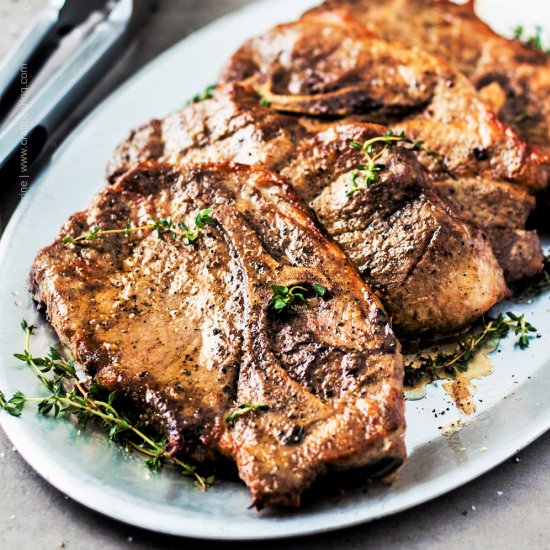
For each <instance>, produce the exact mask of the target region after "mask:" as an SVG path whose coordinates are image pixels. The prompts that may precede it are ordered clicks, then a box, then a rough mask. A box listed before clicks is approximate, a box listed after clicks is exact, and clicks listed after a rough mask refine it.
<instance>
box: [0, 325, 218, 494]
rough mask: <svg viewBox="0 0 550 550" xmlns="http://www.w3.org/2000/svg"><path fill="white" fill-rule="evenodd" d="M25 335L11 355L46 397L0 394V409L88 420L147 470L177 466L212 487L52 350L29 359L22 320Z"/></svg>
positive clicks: (163, 441)
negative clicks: (136, 455)
mask: <svg viewBox="0 0 550 550" xmlns="http://www.w3.org/2000/svg"><path fill="white" fill-rule="evenodd" d="M21 327H22V328H23V330H24V331H25V333H26V339H25V348H24V351H23V353H16V354H14V355H15V357H16V358H17V359H19V360H20V361H23V362H24V363H25V364H26V365H27V366H28V367H30V369H31V370H32V372H33V373H34V375H35V376H36V377H37V379H38V380H39V381H40V383H41V384H42V386H44V388H45V389H46V390H48V392H49V394H50V395H48V396H47V397H27V396H25V395H24V394H23V393H21V392H17V393H16V394H15V395H14V396H13V397H12V398H11V399H9V400H7V399H6V398H5V395H4V394H3V393H2V392H0V409H4V410H5V411H6V412H8V413H9V414H11V415H12V416H19V415H21V411H22V410H23V407H24V405H25V403H36V404H37V406H38V411H39V412H40V413H41V414H43V415H52V416H53V417H54V418H57V417H58V416H70V415H74V416H76V419H77V425H78V426H79V427H86V425H87V423H88V422H89V421H90V420H95V421H96V422H97V424H98V426H100V427H101V428H102V429H103V431H104V432H106V433H107V435H108V436H109V438H110V439H113V440H117V441H119V442H122V443H125V444H126V446H127V447H128V448H131V449H134V450H136V451H138V452H140V453H141V454H144V455H146V456H147V460H146V461H145V463H146V465H147V466H149V467H154V468H159V467H160V466H161V465H162V464H163V463H170V464H173V465H175V466H177V467H179V468H180V469H181V471H182V473H183V474H184V475H187V476H191V477H193V478H194V479H195V482H196V483H197V485H198V486H200V487H201V488H202V489H206V488H207V487H208V486H209V485H210V484H212V482H213V481H214V480H213V477H207V478H205V477H203V476H201V475H200V474H199V473H197V471H196V469H195V467H194V466H192V465H190V464H187V463H186V462H183V461H182V460H180V459H179V458H176V457H174V456H172V454H171V453H170V452H168V451H167V450H166V444H167V441H166V439H165V438H161V439H155V438H154V437H152V436H150V435H148V434H147V433H145V432H144V431H143V425H142V423H140V422H139V421H136V422H134V421H132V420H131V419H130V418H128V417H127V416H126V415H124V414H123V413H121V412H119V411H118V410H117V409H116V407H115V404H116V399H117V395H116V392H108V391H107V390H106V389H105V388H103V387H102V386H100V385H99V384H96V383H90V384H87V383H86V382H83V381H81V380H80V379H79V377H78V375H77V373H76V368H75V364H74V362H73V361H71V360H69V359H65V358H63V357H62V355H61V354H60V353H59V351H58V350H57V349H55V348H50V351H49V353H48V355H46V356H45V357H33V355H32V353H31V349H30V339H31V335H32V333H33V331H34V330H35V328H36V327H35V326H34V325H29V324H28V323H27V322H26V321H23V322H22V323H21Z"/></svg>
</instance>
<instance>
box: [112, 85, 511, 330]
mask: <svg viewBox="0 0 550 550" xmlns="http://www.w3.org/2000/svg"><path fill="white" fill-rule="evenodd" d="M252 99H253V103H252ZM251 105H252V106H251ZM242 110H245V112H246V115H247V117H248V118H247V124H248V126H242V125H241V124H240V122H239V123H238V124H232V123H231V121H232V120H233V119H235V120H238V121H242V120H243V115H242ZM178 117H179V119H180V123H178V128H179V134H178V136H179V137H177V139H175V141H173V140H174V134H173V133H171V132H168V133H167V135H163V138H164V139H166V141H167V144H166V146H165V150H171V153H170V154H169V157H168V158H163V159H162V160H171V161H173V160H175V159H177V160H178V162H189V161H191V162H197V161H199V162H200V161H204V160H208V159H209V158H210V157H211V156H212V155H213V154H214V153H215V156H216V157H217V158H218V159H220V160H232V159H235V158H243V157H245V158H248V157H251V158H254V159H256V162H259V163H261V164H263V165H264V166H265V167H267V168H271V169H274V170H276V171H278V172H279V173H281V175H283V176H284V177H285V178H286V179H287V180H288V181H289V182H291V183H292V185H293V186H294V187H295V189H296V190H297V191H298V192H299V193H300V195H301V196H302V197H303V198H304V199H305V200H306V201H307V202H308V203H309V205H310V206H311V207H312V208H313V209H314V210H315V212H316V214H317V216H318V218H319V220H320V222H321V223H322V224H323V225H324V227H325V228H326V229H327V230H328V232H329V233H330V234H331V235H332V236H333V237H334V238H335V239H336V240H337V241H338V243H339V244H340V245H341V246H342V247H343V248H344V250H345V251H346V252H347V253H348V254H349V255H350V257H351V259H352V260H353V261H354V262H355V263H356V265H357V266H358V267H359V269H360V271H361V273H362V274H363V276H364V277H365V278H366V280H367V281H368V282H369V284H370V285H372V286H373V287H374V288H376V290H377V291H378V292H379V294H380V296H381V297H382V299H383V301H384V304H385V305H386V307H387V308H388V309H389V311H390V312H391V313H392V315H393V317H394V326H395V327H396V329H397V330H398V331H400V332H402V333H409V332H414V333H419V332H430V331H431V332H447V331H455V330H458V329H460V328H461V327H463V326H464V325H466V324H468V323H469V322H471V321H473V320H474V319H475V318H476V317H477V316H478V315H480V314H481V313H483V312H485V311H487V310H488V309H489V308H490V307H491V306H492V305H493V304H494V303H495V302H496V301H498V300H499V299H501V298H503V297H505V296H507V293H508V291H507V289H506V286H505V284H504V281H503V278H502V273H501V271H500V269H499V267H498V265H497V264H496V260H495V259H494V256H493V254H492V251H491V249H490V246H489V244H488V242H487V241H486V240H485V238H484V237H483V235H482V234H481V233H480V232H479V231H478V230H473V229H471V228H470V227H469V225H468V224H465V223H463V222H462V221H459V220H458V219H457V217H456V215H455V214H453V213H452V212H451V210H450V209H449V208H448V207H447V206H446V205H445V204H444V203H443V202H442V201H441V200H440V198H439V197H438V196H437V194H436V193H435V191H434V189H433V187H432V186H431V185H430V184H429V182H427V181H426V176H425V172H424V170H423V169H422V167H421V165H420V164H419V163H418V161H417V160H416V157H415V154H414V153H412V152H411V151H408V150H406V149H405V148H403V147H399V146H395V147H394V148H393V149H392V150H391V151H387V152H386V153H385V155H384V156H383V157H382V158H381V159H380V162H382V163H383V164H384V165H385V169H384V170H383V171H381V172H380V173H379V174H378V177H377V180H376V182H375V184H374V185H373V186H371V188H370V189H369V190H368V191H360V192H357V193H355V194H354V195H353V196H351V197H346V191H347V189H348V187H349V176H350V174H351V172H352V171H353V169H354V168H355V166H356V165H357V164H358V163H362V162H363V158H362V154H361V153H360V152H358V151H355V150H354V149H352V148H351V147H350V145H349V143H350V142H351V141H360V142H362V141H365V140H367V139H369V138H371V137H375V136H380V135H383V134H384V133H385V132H386V129H385V128H383V127H380V126H376V125H369V124H364V123H360V122H341V123H339V124H334V123H332V124H327V123H315V124H312V121H311V119H307V120H304V119H298V118H295V117H291V116H287V115H282V114H278V113H277V112H275V111H273V110H272V109H267V108H265V107H262V106H260V105H258V98H257V95H256V94H255V92H254V91H253V90H251V89H250V88H247V87H243V86H240V85H228V86H226V87H224V88H222V89H219V90H218V91H217V92H216V98H215V99H212V100H209V101H205V102H203V103H202V104H199V105H193V106H190V107H188V108H186V109H184V110H183V111H181V112H180V113H174V114H173V115H170V117H169V118H170V119H171V122H170V125H173V124H174V122H173V121H174V120H176V119H177V118H178ZM220 120H222V121H223V123H224V125H229V126H231V127H234V128H235V132H236V134H239V133H246V135H247V136H249V137H248V138H247V139H246V140H244V141H243V142H241V143H239V146H238V147H236V146H235V143H234V140H233V139H232V137H231V136H230V135H228V134H227V133H224V138H223V139H222V140H221V141H219V142H217V141H215V140H212V141H211V142H210V143H209V145H208V148H207V149H206V150H205V148H204V143H205V139H204V135H205V133H207V135H208V136H209V138H211V136H213V135H216V134H220V135H221V132H220V131H218V130H217V129H216V125H217V124H218V123H219V121H220ZM265 124H272V125H275V127H276V128H277V129H278V131H271V132H269V134H270V135H271V136H272V139H270V140H268V141H267V142H266V141H264V140H263V138H262V137H261V136H260V135H259V132H257V131H256V128H257V127H259V128H261V129H262V130H264V129H265V130H266V133H267V129H266V128H265ZM186 125H189V126H188V127H187V126H186ZM205 129H208V132H206V130H205ZM182 143H184V144H185V145H184V146H183V147H182V148H181V149H179V148H178V146H179V145H180V144H182ZM193 143H194V145H193ZM139 146H140V144H139V143H137V144H135V145H134V144H133V142H132V141H131V140H130V141H127V142H125V143H123V144H121V145H120V146H119V149H118V151H117V152H115V155H114V157H113V159H112V161H111V164H110V166H111V167H116V166H117V165H118V166H119V167H120V166H122V167H124V156H121V155H120V152H119V151H121V150H125V149H127V148H132V147H136V148H137V149H139ZM266 152H267V154H266ZM135 155H136V156H137V155H139V151H137V153H136V154H135ZM120 169H121V168H116V170H120ZM392 216H393V217H392ZM251 223H253V224H257V225H255V228H256V229H257V230H258V231H260V229H261V225H262V220H261V217H259V218H258V220H257V221H252V222H251ZM438 227H443V228H447V229H446V232H445V235H446V236H447V238H443V237H442V238H439V239H438V240H437V242H434V243H433V245H432V246H431V248H432V249H433V254H432V256H431V258H432V259H433V262H434V269H435V270H436V273H437V276H434V273H432V272H430V271H428V270H419V271H418V272H417V271H413V267H414V265H415V263H416V262H417V261H418V259H420V258H421V256H422V254H423V253H424V247H425V246H429V245H427V244H426V243H427V242H429V240H430V239H431V236H432V234H433V232H434V231H435V230H436V229H437V228H438ZM273 235H275V233H273ZM288 240H289V236H288V235H284V234H283V233H282V232H281V231H278V233H277V234H276V237H275V238H274V241H275V244H285V245H286V242H287V241H288ZM293 253H294V254H296V255H298V256H299V255H300V253H301V252H300V250H296V249H294V248H293ZM273 254H275V255H278V256H277V257H280V253H278V252H276V251H275V250H274V251H273ZM503 261H504V260H503ZM406 273H409V274H410V273H412V274H413V275H411V276H410V278H409V285H408V287H409V288H406V289H404V288H403V285H402V281H403V279H404V277H405V276H406ZM457 277H459V278H458V279H457ZM457 281H458V282H457ZM426 296H429V297H430V303H429V304H428V303H427V300H426V298H425V297H426Z"/></svg>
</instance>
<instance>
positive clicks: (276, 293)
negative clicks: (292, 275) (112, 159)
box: [267, 283, 327, 312]
mask: <svg viewBox="0 0 550 550" xmlns="http://www.w3.org/2000/svg"><path fill="white" fill-rule="evenodd" d="M312 287H313V291H314V292H315V294H317V295H318V296H321V298H323V297H324V296H325V295H326V293H327V289H326V288H325V287H324V286H322V285H320V284H317V283H315V284H314V285H312ZM271 290H272V291H273V296H272V297H271V299H270V300H269V303H268V304H267V307H268V308H271V309H273V310H274V311H276V312H282V311H289V312H292V311H294V306H295V305H296V304H297V303H299V302H302V303H305V302H307V299H306V294H307V293H308V289H307V288H306V287H304V286H300V285H295V286H291V287H288V286H282V285H271Z"/></svg>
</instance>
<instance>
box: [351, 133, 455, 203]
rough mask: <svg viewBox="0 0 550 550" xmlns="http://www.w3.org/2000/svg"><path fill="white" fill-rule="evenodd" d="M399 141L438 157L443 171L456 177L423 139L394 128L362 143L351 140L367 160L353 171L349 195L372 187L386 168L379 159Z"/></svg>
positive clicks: (430, 155) (354, 147)
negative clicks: (397, 131) (407, 135)
mask: <svg viewBox="0 0 550 550" xmlns="http://www.w3.org/2000/svg"><path fill="white" fill-rule="evenodd" d="M399 142H402V143H407V144H410V145H412V150H413V151H422V152H424V153H426V155H427V156H429V157H434V158H436V159H437V161H438V162H439V164H440V165H441V167H442V169H443V171H444V172H446V173H447V174H449V175H451V177H454V176H453V175H452V174H451V173H450V171H449V169H448V167H447V165H446V164H445V160H444V159H443V157H442V156H441V155H439V154H438V153H436V152H435V151H432V150H431V149H429V148H428V147H426V146H425V145H424V142H423V141H413V140H412V139H409V138H408V137H406V136H405V132H404V131H403V130H402V131H401V132H399V134H395V133H394V132H393V130H388V131H387V132H386V133H385V134H384V135H383V136H377V137H374V138H371V139H368V140H367V141H365V143H363V144H362V145H361V144H360V143H359V142H358V141H352V142H350V146H351V147H352V148H353V149H355V150H357V151H361V152H362V153H363V154H364V155H365V159H366V162H365V163H364V164H358V165H357V166H356V167H355V168H356V170H355V171H354V172H352V173H351V175H350V182H349V183H350V187H349V189H348V190H347V192H346V196H347V197H349V196H351V195H353V194H354V193H355V192H356V191H359V189H370V187H371V185H372V184H373V183H374V182H375V181H376V178H377V176H378V172H381V171H382V170H383V169H384V165H382V164H380V163H379V162H378V160H379V159H380V157H381V156H382V155H383V154H384V152H385V151H387V150H389V149H391V148H392V147H393V146H394V145H395V144H396V143H399ZM380 144H382V147H377V145H380ZM375 148H376V149H378V151H377V152H375Z"/></svg>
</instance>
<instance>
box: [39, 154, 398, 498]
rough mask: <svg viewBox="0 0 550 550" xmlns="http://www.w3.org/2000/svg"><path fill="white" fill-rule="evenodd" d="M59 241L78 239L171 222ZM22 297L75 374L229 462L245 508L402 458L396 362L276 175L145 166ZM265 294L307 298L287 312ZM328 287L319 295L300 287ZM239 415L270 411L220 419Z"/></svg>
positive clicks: (393, 347)
mask: <svg viewBox="0 0 550 550" xmlns="http://www.w3.org/2000/svg"><path fill="white" fill-rule="evenodd" d="M206 208H211V209H212V210H213V214H212V216H213V217H214V218H215V220H216V224H215V225H214V226H210V225H208V226H204V227H203V229H201V231H200V234H199V237H198V239H197V240H196V241H195V242H194V243H192V244H190V245H186V244H184V242H183V241H182V240H181V239H180V238H173V237H172V236H171V235H170V234H164V235H161V236H157V235H155V234H154V233H153V232H152V231H150V230H140V231H132V232H130V234H129V235H128V236H126V235H124V234H112V235H104V236H101V235H100V236H99V237H97V238H96V239H95V240H91V241H86V242H85V244H83V245H74V244H73V245H67V244H66V243H64V242H63V237H64V236H65V235H71V236H73V237H74V236H78V235H81V234H82V233H86V232H87V231H88V230H89V228H90V227H92V226H95V225H97V226H99V228H100V229H101V230H109V229H118V228H121V227H124V226H125V222H126V221H127V222H129V223H130V224H132V226H140V225H144V224H148V223H150V222H149V220H150V218H149V217H148V216H152V217H153V218H155V219H156V220H159V219H161V218H164V219H168V218H172V219H173V220H174V221H175V222H180V221H183V222H185V223H187V225H188V226H189V227H192V225H193V222H192V219H193V216H194V215H195V214H196V213H197V211H198V210H201V209H206ZM31 279H32V287H33V293H34V298H35V299H36V300H37V301H38V302H39V303H40V304H42V306H43V308H44V309H45V310H46V313H47V316H48V319H49V320H50V322H51V324H52V325H53V327H54V328H55V330H56V332H57V333H58V334H59V336H60V338H61V340H62V342H63V343H64V344H66V345H67V346H68V347H69V348H70V350H71V351H72V353H73V354H74V356H75V357H76V359H77V360H78V361H79V362H81V363H82V364H83V365H84V367H85V369H86V371H87V373H88V374H89V375H90V376H91V377H92V378H93V379H94V380H95V381H97V382H98V383H100V384H102V385H103V386H105V387H106V388H107V389H108V390H110V391H113V390H116V391H117V392H119V393H120V394H121V395H123V396H125V398H126V399H128V400H129V402H130V403H131V404H132V406H133V407H134V408H135V409H136V410H137V411H140V412H143V413H147V414H148V416H149V417H152V418H153V419H154V420H155V422H156V423H157V424H158V425H159V426H160V427H161V429H162V430H163V431H164V432H165V433H166V437H167V439H168V448H169V449H170V450H171V451H172V452H173V453H176V454H178V455H182V456H185V457H190V458H192V459H194V460H197V461H203V460H209V459H215V458H217V457H219V456H220V455H224V456H226V457H228V458H230V459H232V460H234V461H235V462H236V464H237V467H238V470H239V473H240V476H241V477H242V479H243V480H244V481H245V482H246V484H247V485H248V486H249V487H250V490H251V491H252V494H253V499H254V504H255V505H256V506H257V507H261V506H265V505H298V504H299V502H300V495H301V493H302V492H303V491H304V490H305V489H306V488H307V487H308V486H309V485H310V484H311V483H312V482H313V481H314V480H315V478H316V477H318V476H319V475H321V474H322V473H323V472H325V470H327V468H329V467H333V468H337V469H347V468H354V467H360V466H366V465H368V466H373V467H374V466H376V467H377V468H378V469H379V470H380V469H385V470H386V471H388V470H391V469H392V468H394V467H395V466H396V465H398V464H400V463H401V462H402V461H403V459H404V457H405V448H404V442H403V432H404V426H405V423H404V417H403V413H404V410H403V409H404V407H403V398H402V393H401V392H402V379H403V364H402V357H401V354H400V349H399V344H398V342H397V340H396V338H395V336H394V334H393V332H392V330H391V328H390V325H389V323H388V317H387V315H386V314H385V313H384V311H383V309H382V306H381V304H380V303H379V301H378V299H377V298H376V297H375V296H374V295H373V294H372V292H371V291H370V289H369V288H368V287H367V286H366V284H365V283H364V282H363V281H362V279H361V277H360V276H359V274H358V273H357V271H356V269H355V267H354V266H353V265H352V264H351V263H350V261H349V260H348V259H347V257H346V256H345V255H344V253H343V252H342V251H341V250H340V249H339V248H338V247H337V246H336V245H335V244H334V243H333V242H332V241H330V240H329V239H328V238H327V237H325V234H324V232H323V231H322V230H321V229H320V227H319V226H318V224H317V223H316V222H315V221H314V220H313V218H312V217H311V214H310V210H309V209H308V208H307V207H306V206H305V205H304V204H303V203H302V201H301V200H300V199H299V198H298V196H297V195H296V193H295V192H294V191H293V190H292V189H291V188H290V187H289V186H288V185H286V184H285V183H284V182H283V181H282V180H281V179H280V178H279V177H278V176H276V175H274V174H272V173H270V172H267V171H265V170H263V169H260V168H251V167H247V166H243V165H238V164H211V165H203V166H196V167H194V168H175V167H173V166H168V165H162V164H158V163H155V162H153V161H149V162H147V163H143V164H141V165H138V166H137V167H135V168H134V169H133V170H131V171H130V172H128V173H127V174H126V175H125V176H124V177H122V178H121V179H119V180H118V181H117V183H116V184H115V185H113V186H110V187H109V188H107V189H106V190H104V191H102V192H101V193H100V194H99V195H98V196H97V197H96V199H95V200H94V201H93V203H92V204H91V206H90V207H89V208H88V209H87V210H85V211H83V212H79V213H77V214H75V215H73V216H72V217H71V218H70V219H69V220H68V222H67V223H66V224H65V225H64V227H63V228H62V230H61V232H60V234H59V237H58V238H57V239H56V240H55V241H54V243H53V244H51V245H50V246H48V247H46V248H44V249H43V250H42V251H41V252H40V253H39V254H38V256H37V258H36V260H35V262H34V267H33V270H32V275H31ZM272 284H277V285H283V286H287V287H292V286H293V285H301V286H303V287H305V288H306V289H307V290H306V291H304V292H305V293H306V301H305V302H303V303H302V302H300V303H298V304H296V305H295V307H294V310H293V311H292V312H285V311H284V310H283V311H282V312H277V311H275V310H273V309H272V308H270V307H269V303H270V299H271V298H272V296H273V292H272V289H271V285H272ZM315 284H317V285H321V286H322V287H324V288H325V289H326V293H325V294H324V296H321V295H319V294H317V293H315V292H313V291H312V289H313V285H315ZM245 403H251V404H262V405H265V406H267V407H268V409H267V410H264V411H262V412H251V413H249V414H246V415H242V416H240V417H238V418H236V419H235V421H233V422H230V421H227V415H228V414H229V413H230V412H231V411H233V410H234V409H235V408H236V407H237V406H239V405H241V404H245Z"/></svg>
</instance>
